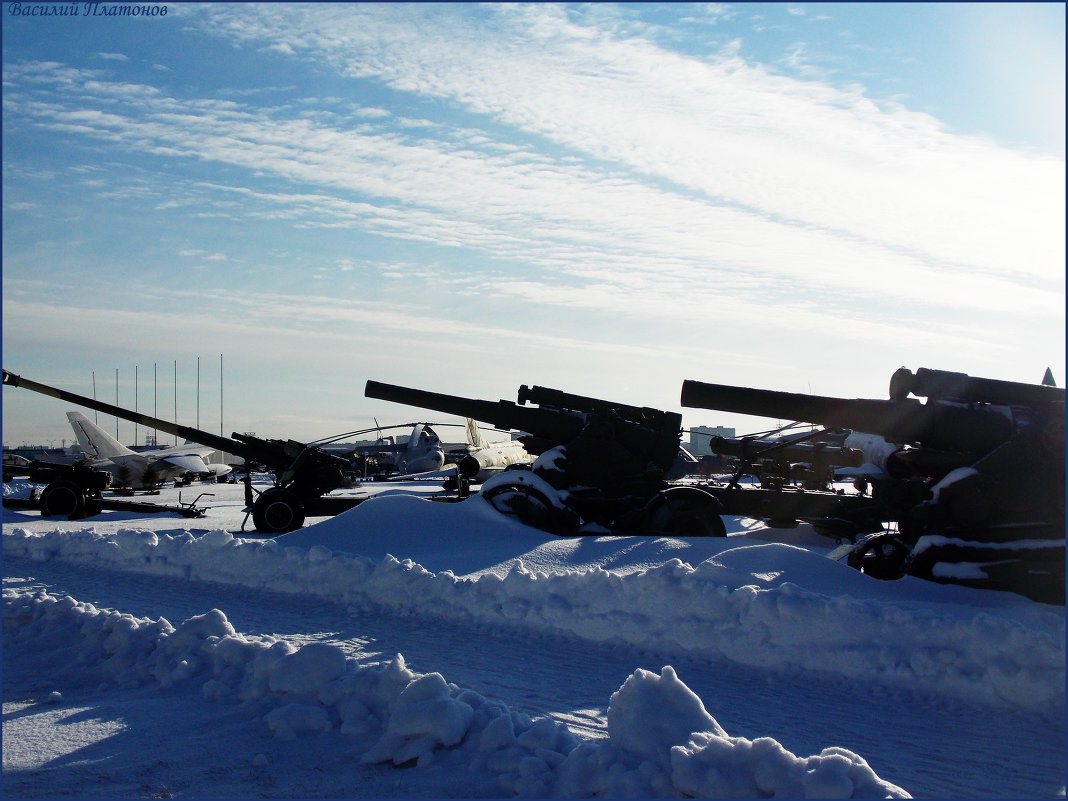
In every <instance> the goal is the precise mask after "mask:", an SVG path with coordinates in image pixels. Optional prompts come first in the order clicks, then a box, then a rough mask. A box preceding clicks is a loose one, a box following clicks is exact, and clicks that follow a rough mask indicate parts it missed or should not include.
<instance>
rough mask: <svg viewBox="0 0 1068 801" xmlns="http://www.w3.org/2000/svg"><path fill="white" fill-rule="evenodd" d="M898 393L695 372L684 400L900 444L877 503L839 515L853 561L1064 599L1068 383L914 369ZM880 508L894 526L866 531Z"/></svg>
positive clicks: (736, 506) (752, 507) (728, 502)
mask: <svg viewBox="0 0 1068 801" xmlns="http://www.w3.org/2000/svg"><path fill="white" fill-rule="evenodd" d="M1050 383H1051V382H1050ZM889 394H890V398H889V399H888V400H873V399H856V400H848V399H843V398H834V397H825V396H817V395H803V394H798V393H789V392H778V391H773V390H762V389H752V388H747V387H736V386H728V385H723V384H708V383H702V382H699V381H685V382H684V383H683V386H682V395H681V402H682V405H683V406H684V407H692V408H702V409H715V410H718V411H726V412H735V413H740V414H751V415H756V416H761V417H772V418H778V419H791V420H799V421H804V422H808V423H818V424H820V425H824V426H833V427H838V428H848V429H853V430H856V431H860V432H865V433H869V434H876V435H879V436H881V437H884V438H885V439H886V440H887V441H889V442H895V443H898V444H899V445H900V446H901V447H900V448H899V449H898V450H897V451H896V452H895V453H894V454H891V456H890V457H889V458H888V459H887V461H886V468H887V473H886V475H885V476H881V477H878V478H875V479H873V487H872V496H871V499H870V500H869V501H868V502H867V508H866V509H865V508H864V502H860V505H858V506H855V507H854V508H851V509H848V510H846V514H844V515H840V516H834V514H832V515H829V516H828V517H830V518H831V519H833V520H834V521H835V522H836V523H840V524H841V525H840V526H839V527H838V529H837V533H838V534H839V536H845V537H851V538H852V539H853V540H854V542H855V546H854V547H853V548H852V549H850V552H849V560H850V563H851V564H853V565H854V566H855V567H859V568H861V569H862V570H864V572H868V573H871V574H872V575H875V576H877V577H880V578H897V577H900V576H902V575H905V574H909V575H914V576H919V577H921V578H926V579H930V580H933V581H938V582H946V583H956V584H963V585H967V586H973V587H980V588H989V589H1002V590H1010V591H1013V592H1017V593H1020V594H1022V595H1026V596H1028V597H1031V598H1034V599H1036V600H1040V601H1044V602H1049V603H1059V604H1063V603H1064V571H1065V562H1064V560H1065V551H1064V546H1065V516H1064V480H1065V474H1064V463H1065V449H1064V433H1065V430H1064V420H1065V392H1064V389H1061V388H1058V387H1054V386H1049V385H1048V384H1046V383H1044V384H1040V385H1039V384H1022V383H1016V382H1011V381H1002V380H997V379H985V378H974V377H971V376H968V375H965V374H963V373H952V372H947V371H942V370H929V369H926V368H921V369H919V370H917V371H916V372H915V373H913V372H911V371H910V370H908V369H906V368H904V367H903V368H901V369H900V370H898V371H897V372H895V374H894V376H893V377H892V379H891V382H890V393H889ZM909 395H917V396H920V397H925V398H926V401H925V402H921V401H920V400H918V399H917V398H915V397H908V396H909ZM712 492H713V494H715V495H716V496H717V497H718V498H719V499H720V501H721V502H722V503H723V504H724V509H725V511H726V512H727V513H728V514H743V515H750V516H754V517H765V516H766V511H765V512H764V513H763V514H762V510H766V509H767V508H768V504H769V502H771V503H774V497H773V495H772V494H771V493H774V491H770V492H769V491H766V490H745V489H739V488H736V487H730V488H728V489H726V490H715V489H713V490H712ZM850 515H852V517H850ZM870 515H875V516H877V517H878V518H879V519H880V520H882V521H883V522H885V523H889V524H894V526H888V527H887V530H886V531H884V532H883V533H880V534H874V535H873V536H868V537H863V536H862V535H864V534H866V533H868V532H865V531H864V529H863V526H862V525H860V524H859V521H861V520H865V519H866V522H868V523H870V519H871V518H870ZM814 516H818V515H814ZM851 524H856V525H851ZM850 528H852V530H850Z"/></svg>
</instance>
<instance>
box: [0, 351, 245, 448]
mask: <svg viewBox="0 0 1068 801" xmlns="http://www.w3.org/2000/svg"><path fill="white" fill-rule="evenodd" d="M3 373H4V386H10V387H22V388H23V389H28V390H31V391H33V392H38V393H40V394H42V395H48V396H49V397H52V398H56V399H57V400H61V401H65V402H67V403H73V404H75V405H76V406H84V407H85V408H87V409H95V410H96V411H98V412H103V413H104V414H110V415H114V416H115V417H120V418H122V419H123V420H129V421H131V422H134V423H140V424H141V425H143V426H147V427H149V428H158V429H159V430H160V431H165V432H166V433H168V434H174V435H175V436H179V437H183V438H184V439H187V440H190V441H192V442H197V443H200V444H201V445H207V446H208V447H211V448H215V449H217V450H220V451H223V452H224V453H234V452H235V450H236V449H235V444H236V443H235V442H234V441H233V440H231V439H226V438H224V437H220V436H217V435H215V434H210V433H208V432H206V431H201V430H200V429H197V428H191V427H190V426H181V425H175V424H174V423H171V422H168V421H167V420H161V419H160V418H158V417H152V416H150V415H147V414H141V413H140V412H136V411H131V410H129V409H124V408H122V407H121V406H114V405H112V404H110V403H104V402H103V401H98V400H96V399H95V398H87V397H85V396H84V395H78V394H76V393H74V392H67V391H66V390H62V389H57V388H56V387H50V386H48V385H47V384H40V383H38V382H36V381H31V380H30V379H29V378H23V377H22V376H20V375H16V374H15V373H12V372H9V371H7V370H4V371H3Z"/></svg>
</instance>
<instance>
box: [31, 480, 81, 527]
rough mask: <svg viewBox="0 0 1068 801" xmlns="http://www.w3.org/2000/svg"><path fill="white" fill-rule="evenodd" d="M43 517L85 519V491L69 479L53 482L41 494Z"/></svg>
mask: <svg viewBox="0 0 1068 801" xmlns="http://www.w3.org/2000/svg"><path fill="white" fill-rule="evenodd" d="M41 517H66V518H67V519H68V520H77V519H78V518H80V517H85V490H83V489H82V488H81V487H79V486H78V485H77V484H75V483H74V482H73V481H70V480H68V479H60V480H59V481H53V482H52V483H51V484H49V485H48V486H47V487H45V488H44V490H43V491H42V492H41Z"/></svg>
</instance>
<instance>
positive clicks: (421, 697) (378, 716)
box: [3, 590, 910, 798]
mask: <svg viewBox="0 0 1068 801" xmlns="http://www.w3.org/2000/svg"><path fill="white" fill-rule="evenodd" d="M3 624H4V645H5V647H18V646H20V645H22V646H26V645H31V646H35V647H40V646H41V645H42V644H43V643H44V642H51V643H53V644H54V646H55V648H56V650H57V654H56V656H57V664H66V665H68V666H74V665H78V666H79V667H76V668H75V667H66V668H63V669H61V671H60V673H64V672H70V671H72V670H87V669H89V670H93V669H95V670H96V671H97V672H98V674H99V676H100V677H101V679H103V680H105V681H108V682H111V683H114V684H118V685H127V686H129V685H133V686H136V685H140V684H145V683H151V682H155V683H157V684H158V685H159V686H161V687H167V686H170V685H172V684H175V683H177V682H184V681H197V682H199V683H200V684H201V692H202V694H203V695H204V697H205V698H206V699H209V700H216V701H229V702H234V703H237V702H243V703H245V704H248V705H250V706H252V707H253V708H254V709H256V710H258V711H263V710H265V709H266V710H267V711H265V712H264V713H263V720H264V721H265V722H266V724H267V726H269V728H270V729H271V730H272V731H273V732H274V736H275V737H277V738H280V739H294V738H296V737H298V736H300V735H302V734H306V733H314V732H329V731H337V732H339V733H340V734H343V735H352V736H355V737H362V738H364V739H365V740H367V741H368V742H373V745H372V746H371V747H370V748H369V749H367V750H366V751H365V752H364V755H363V757H362V761H363V762H364V763H371V764H374V763H382V762H392V763H393V764H394V765H406V764H410V763H411V764H415V765H417V766H420V767H423V766H426V765H428V764H430V763H432V762H433V761H434V760H435V759H444V760H449V761H450V763H451V767H453V768H457V767H464V766H466V767H467V769H469V770H472V771H474V770H489V771H492V772H495V773H496V774H498V777H499V783H500V786H501V787H502V788H503V789H504V790H506V791H507V792H509V793H511V794H513V795H517V796H520V797H545V796H552V797H558V798H559V797H582V796H591V795H595V794H597V795H609V796H630V797H677V796H678V795H679V794H680V793H684V794H688V795H691V796H703V797H723V796H724V795H731V796H741V797H767V796H777V797H779V796H787V797H797V798H803V797H819V798H909V797H910V796H909V794H908V793H907V792H905V791H904V790H903V789H901V788H900V787H897V786H895V785H893V784H890V783H888V782H885V781H883V780H882V779H880V778H879V777H878V776H877V775H876V774H875V773H874V771H872V770H871V768H870V767H869V766H868V764H867V763H866V762H865V761H864V760H863V759H862V758H861V757H859V756H857V755H856V754H854V753H852V752H851V751H848V750H846V749H844V748H827V749H824V750H823V751H822V752H821V753H820V754H819V755H816V756H810V757H807V758H803V759H802V758H798V757H796V756H794V755H793V754H791V753H790V752H789V751H787V750H786V749H784V748H783V747H782V745H780V744H779V743H778V742H776V741H775V740H773V739H771V738H766V737H765V738H759V739H757V740H748V739H746V738H743V737H731V736H729V735H728V734H727V733H726V732H725V731H724V730H723V729H722V727H720V725H719V724H718V723H717V722H716V720H715V719H714V718H713V717H712V716H711V715H709V714H708V713H707V711H705V708H704V706H703V704H702V703H701V701H700V699H699V698H698V697H697V696H696V695H695V694H694V693H693V692H692V691H691V690H690V689H689V688H688V687H686V685H685V684H683V683H682V682H681V681H680V680H679V678H678V677H677V676H676V675H675V671H674V670H673V669H672V668H671V667H670V666H665V667H664V668H663V670H662V671H661V673H660V674H659V675H657V674H655V673H651V672H649V671H645V670H640V669H639V670H637V671H635V672H634V673H633V674H632V675H631V676H630V677H629V678H628V679H627V681H626V682H625V683H624V684H623V686H622V687H621V688H620V689H619V691H618V692H616V693H615V694H613V696H612V698H611V700H610V703H609V706H608V734H609V738H608V739H607V740H596V741H586V742H582V741H580V740H579V739H578V738H577V737H575V735H573V734H571V733H570V732H569V731H568V730H567V728H566V727H565V726H563V725H562V724H560V723H557V722H556V721H553V720H552V719H551V718H542V719H540V720H537V721H533V720H531V718H530V717H528V716H527V715H524V714H522V713H516V712H512V711H509V710H508V709H507V708H506V707H505V706H504V705H503V704H500V703H499V702H494V701H489V700H487V699H485V698H483V697H482V696H481V695H479V694H478V693H476V692H474V691H472V690H467V689H463V688H461V687H458V686H456V685H455V684H450V683H448V682H446V681H445V679H444V678H443V677H442V676H441V674H439V673H430V674H422V675H420V674H416V673H413V672H412V671H410V670H409V669H408V668H407V667H406V666H405V663H404V657H403V656H402V655H400V654H397V655H396V656H395V657H394V658H393V660H392V661H390V662H388V663H386V664H383V665H378V666H371V667H366V666H360V665H358V664H357V662H356V660H351V659H347V658H346V657H345V655H344V652H343V651H342V650H341V649H340V648H339V647H337V646H334V645H329V644H325V643H310V644H307V645H304V646H303V647H301V648H300V649H295V648H293V646H291V645H289V644H288V643H286V642H285V641H280V640H274V639H273V638H270V637H263V638H249V637H245V636H243V635H241V634H239V633H238V632H236V631H235V630H234V628H233V626H232V625H231V624H230V623H229V621H228V620H227V619H226V616H225V615H224V614H223V613H222V612H220V611H219V610H218V609H213V610H211V611H210V612H208V613H206V614H203V615H198V616H195V617H192V618H189V619H188V620H186V621H184V622H183V623H181V624H179V625H178V626H177V627H175V626H172V625H171V624H170V623H169V622H168V621H167V620H166V619H164V618H160V619H158V620H156V621H152V620H148V619H144V618H135V617H133V616H131V615H127V614H121V613H118V612H106V611H102V610H98V609H96V608H95V607H93V606H92V605H91V604H86V603H79V602H78V601H76V600H75V599H73V598H71V597H69V596H66V597H63V598H58V597H56V596H53V595H49V594H47V593H44V592H40V593H37V594H36V595H34V596H30V595H28V594H26V593H19V592H16V591H13V590H4V593H3ZM64 651H72V652H73V653H64ZM86 666H89V667H88V668H87V667H86ZM665 710H667V713H665ZM650 721H653V722H654V723H655V725H649V724H650Z"/></svg>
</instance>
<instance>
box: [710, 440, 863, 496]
mask: <svg viewBox="0 0 1068 801" xmlns="http://www.w3.org/2000/svg"><path fill="white" fill-rule="evenodd" d="M846 433H847V432H844V431H826V430H821V431H816V432H813V433H810V434H802V435H799V436H796V437H793V438H790V439H780V440H778V441H774V442H769V441H767V440H765V439H763V438H758V437H738V438H727V437H718V436H717V437H712V438H711V440H710V441H709V448H710V450H711V451H712V453H715V454H718V455H720V456H733V457H734V458H735V459H736V460H737V461H738V463H739V464H740V466H741V469H742V471H743V472H751V473H752V474H753V475H756V476H757V477H759V479H760V486H761V487H765V488H771V489H782V487H783V486H785V485H787V484H790V483H794V484H797V483H800V485H801V487H802V488H804V489H810V490H828V489H829V488H830V481H831V479H832V478H833V477H834V473H833V468H835V467H860V466H861V464H862V463H863V458H864V457H863V453H862V452H861V451H860V450H857V449H856V448H847V447H845V445H843V444H842V443H841V442H835V441H834V440H844V438H845V436H846Z"/></svg>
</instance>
